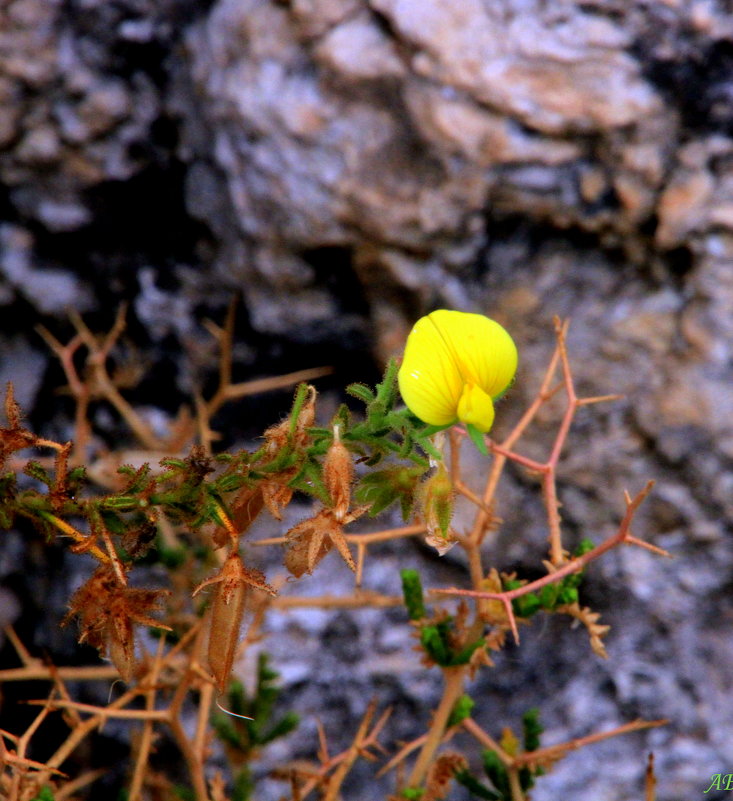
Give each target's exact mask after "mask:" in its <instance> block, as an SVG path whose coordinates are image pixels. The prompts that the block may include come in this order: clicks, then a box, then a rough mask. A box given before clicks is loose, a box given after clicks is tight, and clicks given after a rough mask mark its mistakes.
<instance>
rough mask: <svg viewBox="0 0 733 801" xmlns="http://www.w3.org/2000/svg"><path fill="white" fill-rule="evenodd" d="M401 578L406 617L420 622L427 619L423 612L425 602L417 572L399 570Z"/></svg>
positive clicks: (425, 613)
mask: <svg viewBox="0 0 733 801" xmlns="http://www.w3.org/2000/svg"><path fill="white" fill-rule="evenodd" d="M400 575H401V576H402V595H403V597H404V599H405V606H406V607H407V615H408V617H409V618H410V620H422V619H423V618H425V617H427V612H426V611H425V600H424V598H423V590H422V582H421V581H420V574H419V573H418V572H417V570H401V571H400Z"/></svg>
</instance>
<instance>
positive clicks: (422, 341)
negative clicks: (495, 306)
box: [398, 309, 518, 435]
mask: <svg viewBox="0 0 733 801" xmlns="http://www.w3.org/2000/svg"><path fill="white" fill-rule="evenodd" d="M517 361H518V356H517V348H516V345H515V344H514V341H513V340H512V338H511V336H510V335H509V334H508V333H507V331H506V330H505V329H504V328H503V327H502V326H501V325H499V323H497V322H495V321H494V320H491V319H489V318H488V317H485V316H484V315H482V314H471V313H469V312H460V311H449V310H447V309H439V310H438V311H434V312H431V313H430V314H428V315H426V316H425V317H422V318H420V319H419V320H418V321H417V322H416V323H415V325H414V327H413V329H412V331H411V332H410V335H409V336H408V338H407V344H406V345H405V354H404V357H403V360H402V365H401V367H400V370H399V374H398V381H399V387H400V392H401V393H402V398H403V400H404V401H405V403H406V405H407V407H408V408H409V409H410V411H411V412H412V413H413V414H415V415H416V416H417V417H419V418H420V420H422V421H423V422H425V423H428V424H429V425H433V426H436V427H440V428H445V427H448V426H450V425H453V424H454V423H457V422H460V423H464V424H465V425H466V427H467V428H468V429H469V433H472V430H473V431H475V432H477V433H478V434H481V435H483V434H485V433H486V432H487V431H489V430H490V429H491V426H492V425H493V422H494V401H495V400H496V399H497V398H499V397H500V396H501V395H503V394H504V392H506V390H507V389H508V387H509V385H510V384H511V383H512V381H513V380H514V375H515V373H516V371H517Z"/></svg>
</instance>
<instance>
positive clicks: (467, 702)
mask: <svg viewBox="0 0 733 801" xmlns="http://www.w3.org/2000/svg"><path fill="white" fill-rule="evenodd" d="M475 705H476V702H475V701H474V700H473V698H471V696H470V695H466V694H465V693H464V694H463V695H462V696H461V697H460V698H459V699H458V700H457V701H456V704H455V706H454V707H453V711H452V712H451V713H450V716H449V717H448V722H447V723H446V726H447V727H448V728H450V727H451V726H457V725H458V724H459V723H460V722H461V721H463V720H465V719H466V718H469V717H471V712H472V711H473V708H474V706H475Z"/></svg>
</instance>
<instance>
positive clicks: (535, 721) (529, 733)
mask: <svg viewBox="0 0 733 801" xmlns="http://www.w3.org/2000/svg"><path fill="white" fill-rule="evenodd" d="M544 730H545V728H544V726H543V725H542V724H541V723H540V710H539V709H538V708H537V707H532V708H531V709H528V710H527V711H526V712H525V713H524V714H523V715H522V731H523V735H524V750H525V751H536V750H537V749H538V748H539V747H540V736H541V735H542V733H543V732H544Z"/></svg>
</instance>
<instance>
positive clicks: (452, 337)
mask: <svg viewBox="0 0 733 801" xmlns="http://www.w3.org/2000/svg"><path fill="white" fill-rule="evenodd" d="M428 319H429V320H430V321H431V322H432V323H433V325H434V326H435V327H436V328H437V329H438V331H439V332H440V335H441V337H442V338H443V339H444V340H445V342H446V345H447V346H448V348H449V350H450V351H451V353H452V354H453V357H454V359H455V360H456V362H457V363H458V365H459V367H460V369H461V371H462V373H463V377H464V383H468V382H472V383H474V384H476V385H477V386H479V387H481V389H482V390H483V391H484V392H485V393H486V394H487V395H490V396H491V397H492V398H496V397H497V396H498V395H501V394H502V392H504V391H505V390H506V389H507V387H508V386H509V384H511V382H512V380H513V378H514V374H515V373H516V372H517V348H516V346H515V344H514V340H512V338H511V337H510V336H509V334H508V333H507V332H506V330H505V329H504V328H502V326H500V325H499V323H497V322H495V321H494V320H491V319H489V318H488V317H484V315H483V314H470V313H468V312H457V311H448V310H446V309H440V310H438V311H434V312H432V314H429V315H428Z"/></svg>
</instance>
